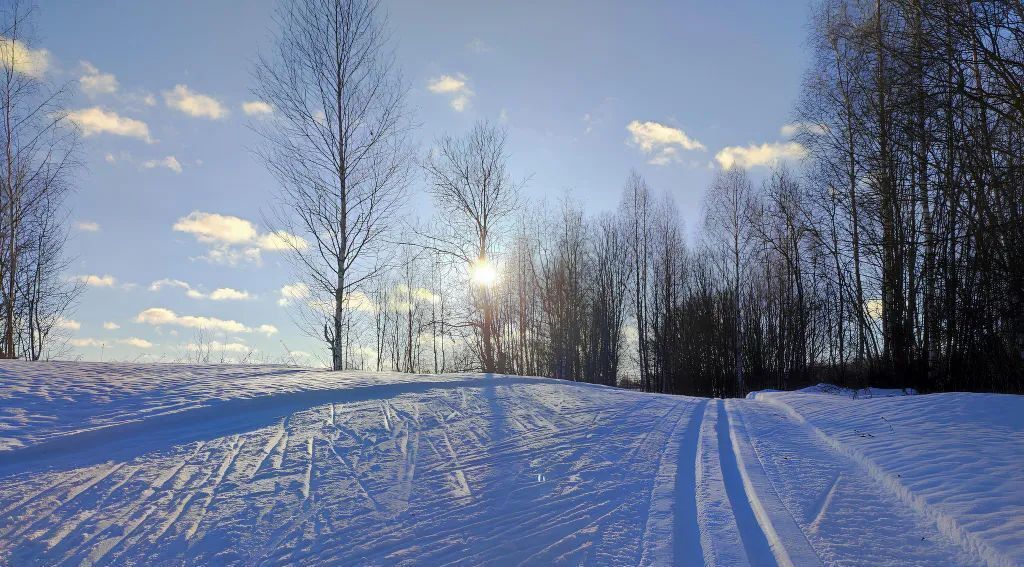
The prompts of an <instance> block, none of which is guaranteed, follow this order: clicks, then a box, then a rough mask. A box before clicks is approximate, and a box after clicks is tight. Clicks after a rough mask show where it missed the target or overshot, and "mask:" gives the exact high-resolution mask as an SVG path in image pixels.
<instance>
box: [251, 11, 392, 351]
mask: <svg viewBox="0 0 1024 567" xmlns="http://www.w3.org/2000/svg"><path fill="white" fill-rule="evenodd" d="M276 19H277V24H278V26H279V31H278V33H277V36H276V38H275V46H274V49H273V50H272V51H271V52H270V53H269V54H266V55H265V56H262V57H260V59H259V61H258V63H257V65H256V69H255V71H254V78H255V82H256V87H255V88H254V91H253V92H254V94H255V95H256V96H258V97H260V98H261V99H262V100H263V101H264V102H266V103H268V104H270V105H271V106H272V107H273V117H272V118H271V119H269V120H266V121H263V122H260V123H258V124H257V125H256V126H255V128H256V130H257V131H258V132H259V133H260V134H262V136H263V138H264V140H265V145H264V147H263V149H262V150H261V151H260V152H259V155H260V156H261V157H262V158H263V160H264V161H265V162H266V164H267V167H268V168H269V169H270V171H271V173H273V175H274V176H275V177H276V178H277V180H278V182H279V183H280V189H279V191H278V195H277V205H276V206H275V207H274V210H273V212H272V213H271V214H270V215H268V216H269V219H268V224H271V225H272V227H273V228H274V229H275V230H276V231H277V232H276V234H277V235H278V236H279V237H280V239H281V240H282V242H283V243H284V244H285V245H286V246H287V247H288V248H289V249H290V250H291V252H292V259H293V260H294V263H295V266H296V267H297V271H298V272H299V273H300V274H301V277H302V279H303V281H304V282H305V283H306V284H307V286H308V287H309V290H310V294H311V297H312V300H311V302H306V303H305V304H303V305H302V308H305V309H307V311H308V310H309V309H310V304H311V303H312V311H308V314H309V315H310V319H307V321H311V322H313V324H311V325H309V326H308V328H307V330H308V331H309V332H311V333H314V334H317V335H320V336H321V337H322V338H323V340H324V341H325V342H326V343H327V345H328V346H329V348H330V350H331V365H332V367H333V368H334V369H336V370H340V369H343V368H346V365H347V363H346V348H345V345H346V342H347V341H346V337H345V335H346V317H347V311H348V308H349V306H348V305H347V303H348V302H349V298H350V296H351V294H352V292H353V291H354V290H356V289H357V288H358V287H359V286H360V285H361V284H362V283H364V282H365V281H366V280H367V279H368V278H371V277H373V276H374V275H376V274H377V273H379V272H380V270H381V268H382V266H383V265H384V257H383V256H382V255H381V251H382V249H383V248H384V247H385V246H386V244H387V243H386V240H387V239H386V238H385V235H386V233H387V232H388V231H389V229H390V228H392V226H393V224H394V223H393V222H392V221H393V219H394V217H395V215H396V213H397V212H398V211H399V209H400V208H401V207H402V205H403V203H404V200H405V196H406V188H407V182H408V173H409V164H410V163H411V162H410V159H409V158H410V156H411V152H410V148H409V146H408V143H407V135H408V133H409V130H410V129H411V123H410V121H409V116H408V114H407V113H406V109H405V103H404V101H405V94H406V89H405V87H404V86H403V84H402V82H401V79H400V77H399V76H398V73H397V71H396V70H395V68H394V61H393V56H392V54H391V53H390V51H389V50H388V35H387V32H386V21H385V18H384V15H383V14H382V10H381V8H380V6H379V4H378V2H376V0H296V1H294V2H284V3H282V4H281V5H280V6H279V8H278V11H277V17H276ZM293 235H294V236H293Z"/></svg>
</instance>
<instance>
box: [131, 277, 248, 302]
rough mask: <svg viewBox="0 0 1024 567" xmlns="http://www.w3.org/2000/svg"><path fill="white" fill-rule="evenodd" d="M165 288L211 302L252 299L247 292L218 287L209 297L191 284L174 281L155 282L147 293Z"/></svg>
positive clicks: (150, 285)
mask: <svg viewBox="0 0 1024 567" xmlns="http://www.w3.org/2000/svg"><path fill="white" fill-rule="evenodd" d="M165 287H178V288H181V289H184V290H185V294H186V295H187V296H189V297H191V298H192V299H212V300H213V301H238V300H244V299H252V298H253V296H252V295H251V294H250V293H249V292H248V291H240V290H237V289H232V288H230V287H220V288H217V289H215V290H213V292H211V293H210V294H209V295H207V294H205V293H203V292H202V291H199V290H198V289H196V288H194V287H192V285H191V284H189V283H188V282H185V281H182V280H174V279H162V280H157V281H155V282H153V283H151V284H149V291H160V290H161V289H163V288H165Z"/></svg>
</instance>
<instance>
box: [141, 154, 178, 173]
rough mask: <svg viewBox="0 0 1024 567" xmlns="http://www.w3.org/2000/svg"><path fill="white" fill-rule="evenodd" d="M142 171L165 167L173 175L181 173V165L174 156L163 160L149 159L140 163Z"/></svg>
mask: <svg viewBox="0 0 1024 567" xmlns="http://www.w3.org/2000/svg"><path fill="white" fill-rule="evenodd" d="M142 167H143V168H144V169H153V168H154V167H166V168H167V169H169V170H171V171H173V172H174V173H181V164H180V163H179V162H178V158H176V157H174V156H167V157H165V158H163V159H151V160H148V161H145V162H143V163H142Z"/></svg>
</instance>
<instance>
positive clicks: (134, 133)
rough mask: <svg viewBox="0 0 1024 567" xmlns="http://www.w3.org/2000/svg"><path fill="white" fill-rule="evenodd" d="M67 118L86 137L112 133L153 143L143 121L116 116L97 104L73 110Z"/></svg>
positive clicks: (147, 127)
mask: <svg viewBox="0 0 1024 567" xmlns="http://www.w3.org/2000/svg"><path fill="white" fill-rule="evenodd" d="M68 120H70V121H71V122H72V123H73V124H75V125H76V126H78V127H79V128H80V129H81V130H82V134H84V135H85V136H87V137H88V136H94V135H96V134H113V135H115V136H127V137H129V138H138V139H140V140H145V141H146V142H147V143H150V144H151V143H153V139H152V138H151V137H150V136H149V126H147V125H146V123H145V122H143V121H141V120H135V119H134V118H125V117H122V116H118V115H117V113H116V112H112V111H107V110H103V109H102V108H100V107H98V106H94V107H92V108H83V109H80V110H73V111H71V112H69V113H68ZM108 161H109V160H108Z"/></svg>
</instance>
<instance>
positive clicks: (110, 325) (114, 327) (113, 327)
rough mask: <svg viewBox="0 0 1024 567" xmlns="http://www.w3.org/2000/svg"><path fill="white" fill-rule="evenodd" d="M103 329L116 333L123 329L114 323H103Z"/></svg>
mask: <svg viewBox="0 0 1024 567" xmlns="http://www.w3.org/2000/svg"><path fill="white" fill-rule="evenodd" d="M103 328H104V329H106V330H108V331H116V330H118V329H120V328H121V325H118V324H117V323H115V322H113V321H106V322H104V323H103Z"/></svg>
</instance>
